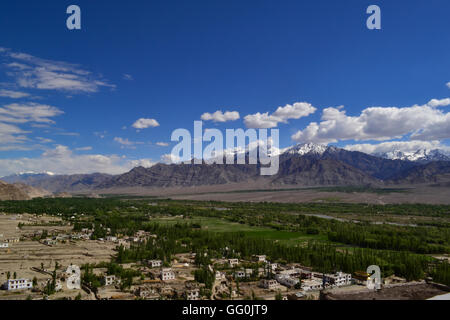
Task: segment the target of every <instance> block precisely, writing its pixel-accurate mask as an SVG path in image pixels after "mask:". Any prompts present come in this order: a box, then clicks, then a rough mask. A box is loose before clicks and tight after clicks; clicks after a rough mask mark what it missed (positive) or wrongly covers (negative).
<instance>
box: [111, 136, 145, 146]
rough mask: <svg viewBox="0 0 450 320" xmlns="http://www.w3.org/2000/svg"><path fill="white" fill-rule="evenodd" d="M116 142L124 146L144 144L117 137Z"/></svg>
mask: <svg viewBox="0 0 450 320" xmlns="http://www.w3.org/2000/svg"><path fill="white" fill-rule="evenodd" d="M114 141H115V142H117V143H119V144H121V145H124V146H133V145H135V144H142V142H136V141H130V140H128V139H124V138H121V137H115V138H114Z"/></svg>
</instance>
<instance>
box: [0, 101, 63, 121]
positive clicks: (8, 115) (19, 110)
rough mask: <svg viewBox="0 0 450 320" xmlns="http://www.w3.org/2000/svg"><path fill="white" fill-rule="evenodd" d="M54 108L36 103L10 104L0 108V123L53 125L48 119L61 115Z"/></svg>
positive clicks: (59, 111) (61, 112) (60, 112)
mask: <svg viewBox="0 0 450 320" xmlns="http://www.w3.org/2000/svg"><path fill="white" fill-rule="evenodd" d="M63 113H64V112H63V111H61V110H59V109H58V108H56V107H53V106H49V105H42V104H37V103H32V102H30V103H26V104H18V103H12V104H9V105H6V106H4V107H3V108H0V121H3V122H9V123H27V122H40V123H54V121H53V120H52V119H50V118H52V117H55V116H58V115H61V114H63Z"/></svg>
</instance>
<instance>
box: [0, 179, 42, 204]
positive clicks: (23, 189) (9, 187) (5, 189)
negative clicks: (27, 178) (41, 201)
mask: <svg viewBox="0 0 450 320" xmlns="http://www.w3.org/2000/svg"><path fill="white" fill-rule="evenodd" d="M46 196H51V193H50V192H48V191H46V190H43V189H40V188H34V187H31V186H28V185H25V184H22V183H15V184H9V183H6V182H4V181H1V180H0V200H29V199H32V198H38V197H46Z"/></svg>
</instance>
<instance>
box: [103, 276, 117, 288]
mask: <svg viewBox="0 0 450 320" xmlns="http://www.w3.org/2000/svg"><path fill="white" fill-rule="evenodd" d="M115 282H116V276H115V275H110V276H108V275H106V276H105V277H104V278H103V283H104V284H105V286H110V285H112V284H114V283H115Z"/></svg>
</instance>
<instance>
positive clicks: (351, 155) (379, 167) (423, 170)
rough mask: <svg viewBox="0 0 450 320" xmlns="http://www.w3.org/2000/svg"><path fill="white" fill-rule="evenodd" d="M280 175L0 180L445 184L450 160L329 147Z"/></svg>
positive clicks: (87, 184) (65, 188)
mask: <svg viewBox="0 0 450 320" xmlns="http://www.w3.org/2000/svg"><path fill="white" fill-rule="evenodd" d="M279 157H280V158H279V171H278V173H277V174H276V175H274V176H261V175H260V170H259V169H260V164H256V165H250V164H242V165H239V164H224V165H218V164H205V163H203V164H192V163H191V164H163V163H158V164H156V165H154V166H152V167H150V168H144V167H136V168H134V169H132V170H130V171H129V172H126V173H124V174H120V175H108V174H103V173H93V174H74V175H55V174H52V173H48V172H47V173H39V174H33V173H24V174H15V175H11V176H7V177H3V178H1V179H2V180H3V181H5V182H8V183H21V184H25V185H29V186H32V187H36V188H40V189H45V190H48V191H51V192H79V191H89V190H92V191H93V190H100V189H103V190H104V189H113V188H124V187H150V188H151V187H157V188H165V187H188V186H202V185H222V184H227V183H246V182H258V183H260V184H262V185H267V186H277V185H278V186H279V185H300V186H331V185H333V186H337V185H342V186H349V185H357V186H361V185H372V186H381V185H391V184H417V183H436V182H441V180H443V179H444V180H446V179H447V178H450V161H449V160H450V158H448V157H447V156H446V155H445V154H443V153H441V152H439V151H438V150H431V151H427V150H418V151H417V152H414V153H410V154H409V153H408V154H407V153H402V154H400V153H399V152H392V153H387V154H384V155H369V154H366V153H363V152H358V151H348V150H345V149H341V148H337V147H334V146H325V145H319V144H312V143H309V144H299V145H296V146H293V147H291V148H287V149H285V150H283V151H282V152H281V154H280V156H279Z"/></svg>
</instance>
